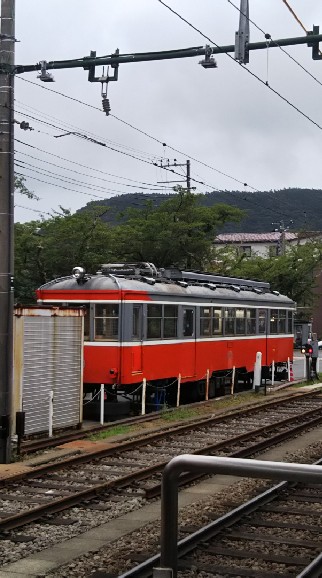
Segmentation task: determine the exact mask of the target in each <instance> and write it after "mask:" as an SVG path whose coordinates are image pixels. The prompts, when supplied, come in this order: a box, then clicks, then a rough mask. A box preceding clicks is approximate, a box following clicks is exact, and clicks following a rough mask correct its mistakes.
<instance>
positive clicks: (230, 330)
mask: <svg viewBox="0 0 322 578" xmlns="http://www.w3.org/2000/svg"><path fill="white" fill-rule="evenodd" d="M234 333H235V309H233V308H232V307H228V308H227V309H225V335H234Z"/></svg>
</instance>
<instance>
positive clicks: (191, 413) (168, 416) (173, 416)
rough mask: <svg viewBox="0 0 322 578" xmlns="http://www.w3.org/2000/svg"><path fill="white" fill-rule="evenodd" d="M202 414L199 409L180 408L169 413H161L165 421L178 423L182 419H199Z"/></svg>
mask: <svg viewBox="0 0 322 578" xmlns="http://www.w3.org/2000/svg"><path fill="white" fill-rule="evenodd" d="M199 414H200V412H199V411H198V410H197V409H189V408H188V407H187V408H185V407H184V408H179V409H174V410H173V411H169V412H167V413H162V412H161V418H162V419H164V420H165V421H177V420H181V419H191V418H194V417H198V416H199Z"/></svg>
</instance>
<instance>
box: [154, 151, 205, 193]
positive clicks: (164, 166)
mask: <svg viewBox="0 0 322 578" xmlns="http://www.w3.org/2000/svg"><path fill="white" fill-rule="evenodd" d="M154 164H155V166H156V167H159V168H160V169H164V170H166V171H170V172H171V173H174V174H175V175H180V173H177V172H176V171H175V170H174V169H173V167H174V168H176V167H186V178H185V179H184V180H183V181H179V180H178V179H177V180H174V181H167V182H168V183H186V184H187V191H188V192H189V193H191V190H192V189H195V188H196V187H191V176H190V166H191V165H190V161H189V160H187V161H186V162H185V163H177V160H176V159H174V162H173V163H172V164H170V160H169V159H167V163H166V164H165V163H164V161H163V160H161V161H160V164H158V163H154ZM180 176H181V175H180ZM157 182H158V183H160V184H161V183H162V184H164V181H157Z"/></svg>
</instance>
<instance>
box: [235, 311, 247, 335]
mask: <svg viewBox="0 0 322 578" xmlns="http://www.w3.org/2000/svg"><path fill="white" fill-rule="evenodd" d="M245 333H246V319H245V309H236V334H237V335H245Z"/></svg>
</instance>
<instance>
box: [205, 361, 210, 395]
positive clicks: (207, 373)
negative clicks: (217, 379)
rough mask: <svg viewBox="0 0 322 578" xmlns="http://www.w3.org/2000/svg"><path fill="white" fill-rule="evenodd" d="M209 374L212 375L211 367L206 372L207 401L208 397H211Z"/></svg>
mask: <svg viewBox="0 0 322 578" xmlns="http://www.w3.org/2000/svg"><path fill="white" fill-rule="evenodd" d="M209 375H210V372H209V369H207V372H206V394H205V401H208V399H209Z"/></svg>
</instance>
